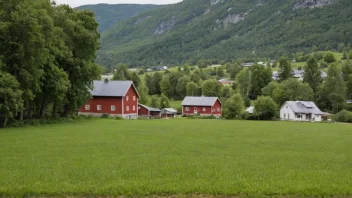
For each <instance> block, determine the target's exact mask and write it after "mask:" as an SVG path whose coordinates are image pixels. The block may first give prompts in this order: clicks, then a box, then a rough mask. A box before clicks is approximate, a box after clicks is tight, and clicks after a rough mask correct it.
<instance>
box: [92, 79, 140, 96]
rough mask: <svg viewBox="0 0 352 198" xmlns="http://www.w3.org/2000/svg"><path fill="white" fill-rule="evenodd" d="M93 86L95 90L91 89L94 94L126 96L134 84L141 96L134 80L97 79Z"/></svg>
mask: <svg viewBox="0 0 352 198" xmlns="http://www.w3.org/2000/svg"><path fill="white" fill-rule="evenodd" d="M93 86H94V87H93V90H91V94H92V96H105V97H124V96H125V95H126V93H127V91H128V89H129V88H130V87H131V86H133V88H134V89H135V90H136V92H137V95H138V97H139V94H138V91H137V89H136V88H135V87H134V85H133V82H132V81H109V80H105V81H104V80H103V81H101V80H99V81H98V80H96V81H94V84H93Z"/></svg>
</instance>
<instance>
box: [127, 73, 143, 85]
mask: <svg viewBox="0 0 352 198" xmlns="http://www.w3.org/2000/svg"><path fill="white" fill-rule="evenodd" d="M127 80H130V81H132V82H133V84H134V86H136V87H137V88H138V87H139V85H140V83H141V78H139V76H138V73H137V72H129V74H128V78H127Z"/></svg>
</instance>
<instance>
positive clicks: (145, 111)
mask: <svg viewBox="0 0 352 198" xmlns="http://www.w3.org/2000/svg"><path fill="white" fill-rule="evenodd" d="M138 116H141V117H147V118H160V117H161V110H160V109H158V108H153V107H148V106H146V105H143V104H139V105H138Z"/></svg>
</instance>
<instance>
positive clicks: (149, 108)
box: [139, 104, 161, 112]
mask: <svg viewBox="0 0 352 198" xmlns="http://www.w3.org/2000/svg"><path fill="white" fill-rule="evenodd" d="M139 106H142V107H144V108H146V109H148V111H157V112H161V110H160V109H158V108H153V107H148V106H145V105H143V104H139Z"/></svg>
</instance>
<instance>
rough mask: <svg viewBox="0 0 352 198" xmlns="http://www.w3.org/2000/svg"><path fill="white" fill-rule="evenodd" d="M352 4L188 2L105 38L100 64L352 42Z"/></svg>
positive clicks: (336, 0)
mask: <svg viewBox="0 0 352 198" xmlns="http://www.w3.org/2000/svg"><path fill="white" fill-rule="evenodd" d="M350 13H352V1H350V0H286V1H282V0H184V1H183V2H181V3H178V4H175V5H169V6H166V7H164V8H161V9H158V10H154V11H147V12H144V13H142V14H139V15H138V16H136V17H133V18H131V19H129V20H127V21H124V22H121V23H119V24H117V25H116V26H114V27H113V28H111V29H110V30H109V31H106V32H104V33H103V34H102V39H101V50H100V51H99V52H98V59H97V61H98V63H99V64H101V65H104V66H107V67H111V66H113V65H115V64H117V63H127V64H128V65H131V66H140V65H145V66H151V65H160V64H169V65H176V64H183V63H191V64H194V63H195V62H196V61H197V60H199V59H201V58H205V59H213V60H233V59H238V58H254V57H273V58H274V57H280V56H282V55H289V54H290V53H293V52H298V51H305V52H308V51H310V50H312V48H314V49H315V50H317V49H321V50H331V49H337V48H339V47H341V46H342V47H343V46H347V45H348V44H349V43H351V41H352V15H351V14H350Z"/></svg>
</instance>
